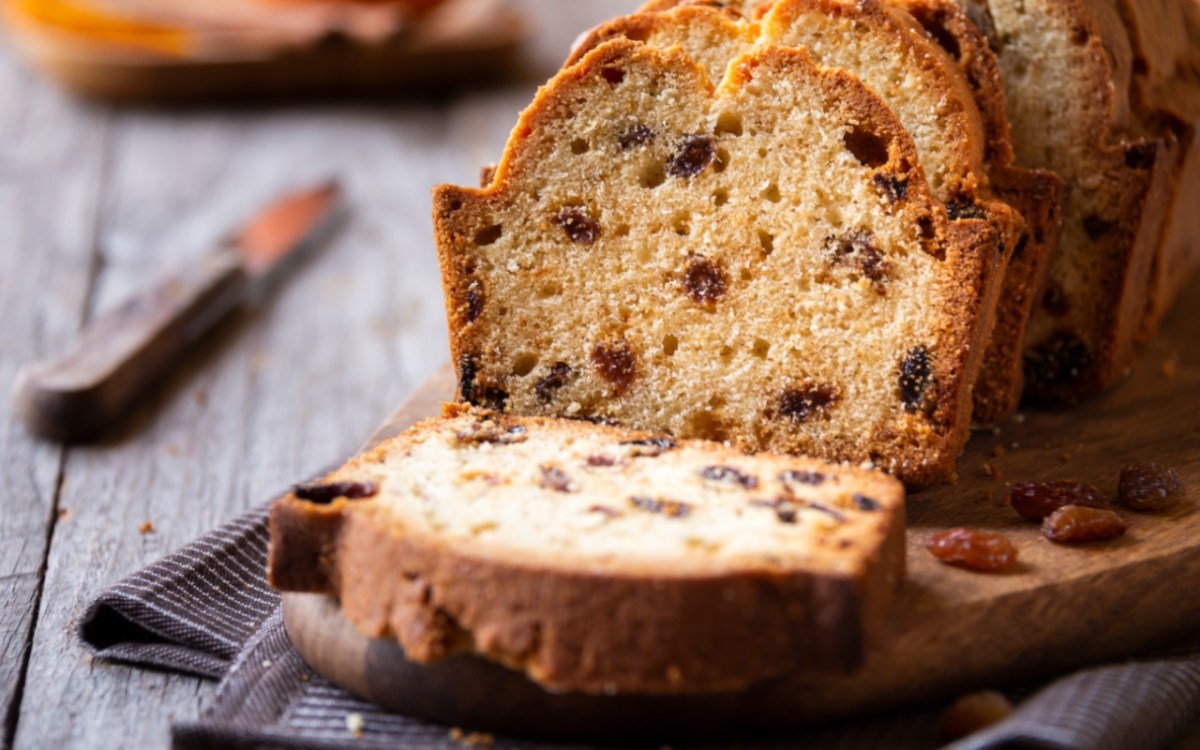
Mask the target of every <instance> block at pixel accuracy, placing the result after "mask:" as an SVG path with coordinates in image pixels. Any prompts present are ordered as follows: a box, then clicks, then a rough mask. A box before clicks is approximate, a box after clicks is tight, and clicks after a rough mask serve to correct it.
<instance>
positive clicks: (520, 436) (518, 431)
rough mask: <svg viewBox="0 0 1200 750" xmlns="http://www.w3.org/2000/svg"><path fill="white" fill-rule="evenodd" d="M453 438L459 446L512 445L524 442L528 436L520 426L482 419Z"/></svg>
mask: <svg viewBox="0 0 1200 750" xmlns="http://www.w3.org/2000/svg"><path fill="white" fill-rule="evenodd" d="M454 438H455V440H457V441H458V443H459V444H460V445H482V444H484V443H489V444H493V445H512V444H513V443H523V442H525V441H526V440H528V439H529V436H528V435H527V434H526V430H525V428H524V427H522V426H521V425H512V426H505V425H502V424H500V423H498V422H497V421H496V420H494V419H483V420H480V421H477V422H472V423H471V424H470V425H468V426H467V427H466V428H464V429H462V430H459V431H458V432H457V433H455V435H454Z"/></svg>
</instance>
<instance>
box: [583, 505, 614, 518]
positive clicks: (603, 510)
mask: <svg viewBox="0 0 1200 750" xmlns="http://www.w3.org/2000/svg"><path fill="white" fill-rule="evenodd" d="M588 513H599V514H600V515H602V516H605V517H607V518H620V517H621V511H619V510H617V509H616V508H610V507H609V506H607V505H593V506H592V507H590V508H588Z"/></svg>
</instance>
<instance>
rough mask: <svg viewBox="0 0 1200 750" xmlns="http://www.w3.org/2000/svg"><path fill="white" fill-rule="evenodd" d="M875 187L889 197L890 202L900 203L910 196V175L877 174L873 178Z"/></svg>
mask: <svg viewBox="0 0 1200 750" xmlns="http://www.w3.org/2000/svg"><path fill="white" fill-rule="evenodd" d="M873 179H874V181H875V189H876V190H878V191H879V194H880V195H882V196H883V197H885V198H887V200H888V203H899V202H900V201H902V200H904V199H905V198H906V197H907V196H908V177H898V176H896V175H894V174H883V173H880V174H876V175H875V177H874V178H873Z"/></svg>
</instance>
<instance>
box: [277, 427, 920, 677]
mask: <svg viewBox="0 0 1200 750" xmlns="http://www.w3.org/2000/svg"><path fill="white" fill-rule="evenodd" d="M903 567H904V491H903V488H902V487H901V486H900V484H899V482H896V481H895V480H893V479H891V478H890V477H887V476H885V475H883V474H881V473H878V472H868V471H863V470H859V469H852V468H844V467H838V466H833V465H829V464H825V463H821V462H817V461H812V460H808V459H800V458H785V457H779V456H770V455H758V456H749V455H745V454H743V453H741V452H739V451H737V450H734V449H732V448H729V447H727V446H723V445H720V444H716V443H706V442H700V441H693V442H679V443H676V442H675V441H673V440H670V439H667V438H657V437H652V436H650V435H648V434H645V433H637V432H631V431H628V430H622V429H617V428H612V427H606V426H597V425H593V424H589V423H586V422H579V421H572V420H555V419H545V418H519V417H511V416H505V415H498V414H495V413H491V412H485V411H482V410H476V409H471V408H467V407H462V406H449V407H447V410H446V414H445V417H444V418H443V419H435V420H430V421H427V422H424V423H422V424H419V425H417V426H415V427H413V428H411V429H410V430H409V431H408V432H406V433H405V434H403V435H401V436H400V437H398V438H396V439H394V440H392V441H390V442H388V443H385V444H383V445H382V446H380V447H379V448H377V449H375V450H373V451H371V452H369V453H367V454H365V455H363V456H360V457H359V458H357V459H355V460H353V461H351V462H350V463H348V464H347V465H346V466H344V467H343V468H341V469H339V470H337V471H335V472H333V473H332V474H330V475H329V476H327V477H326V478H325V479H323V480H322V481H320V482H318V483H316V484H312V485H306V486H301V487H298V488H296V490H295V492H294V493H293V494H292V495H290V496H288V497H286V498H284V499H282V500H280V501H279V502H277V503H276V505H275V506H274V508H273V509H272V514H271V552H270V579H271V582H272V584H273V585H274V586H276V587H277V588H280V589H283V590H284V591H319V592H329V593H333V594H336V595H337V596H338V597H339V598H340V600H341V605H342V610H343V612H344V613H345V615H346V617H347V618H348V619H349V620H350V622H352V623H353V624H354V625H355V626H356V627H357V628H358V629H359V630H361V631H362V632H363V633H365V634H367V635H369V636H375V637H388V638H395V639H397V640H398V641H399V643H400V645H401V646H403V648H404V649H405V652H406V655H407V656H408V657H409V658H410V659H412V660H414V661H417V662H430V661H434V660H437V659H440V658H443V657H446V656H449V655H452V654H455V653H464V652H465V653H473V654H476V655H479V656H482V657H485V658H488V659H491V660H494V661H497V662H499V663H501V664H503V665H506V666H508V667H510V668H512V669H515V670H522V671H524V672H526V673H527V674H528V675H529V677H531V678H532V679H533V680H535V681H537V682H539V683H540V684H542V685H543V686H545V687H547V688H549V689H552V690H562V691H583V692H589V693H612V692H632V693H694V692H710V691H721V690H734V689H739V688H742V687H744V686H746V685H748V684H750V683H753V682H755V681H758V680H762V679H766V678H769V677H772V676H775V675H778V674H781V673H783V672H788V671H794V670H798V669H799V670H803V669H817V670H849V669H853V668H854V667H855V666H857V665H858V663H859V661H860V660H861V658H862V655H863V651H864V648H865V647H866V642H867V641H868V640H869V638H870V637H871V635H872V634H873V633H875V632H876V631H877V630H879V629H880V627H881V625H882V623H883V622H884V619H885V617H886V614H887V610H888V606H889V603H890V600H891V598H892V593H893V590H894V589H895V586H896V584H897V582H898V581H899V580H900V578H901V576H902V575H903Z"/></svg>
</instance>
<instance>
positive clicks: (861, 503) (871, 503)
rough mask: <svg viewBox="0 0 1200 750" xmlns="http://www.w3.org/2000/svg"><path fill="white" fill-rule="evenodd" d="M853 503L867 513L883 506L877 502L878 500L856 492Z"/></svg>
mask: <svg viewBox="0 0 1200 750" xmlns="http://www.w3.org/2000/svg"><path fill="white" fill-rule="evenodd" d="M854 504H855V505H856V506H858V509H859V510H862V511H866V512H868V513H874V512H875V511H877V510H879V509H880V508H882V507H883V506H882V505H880V504H879V501H878V500H876V499H874V498H870V497H867V496H866V495H858V494H855V495H854Z"/></svg>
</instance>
